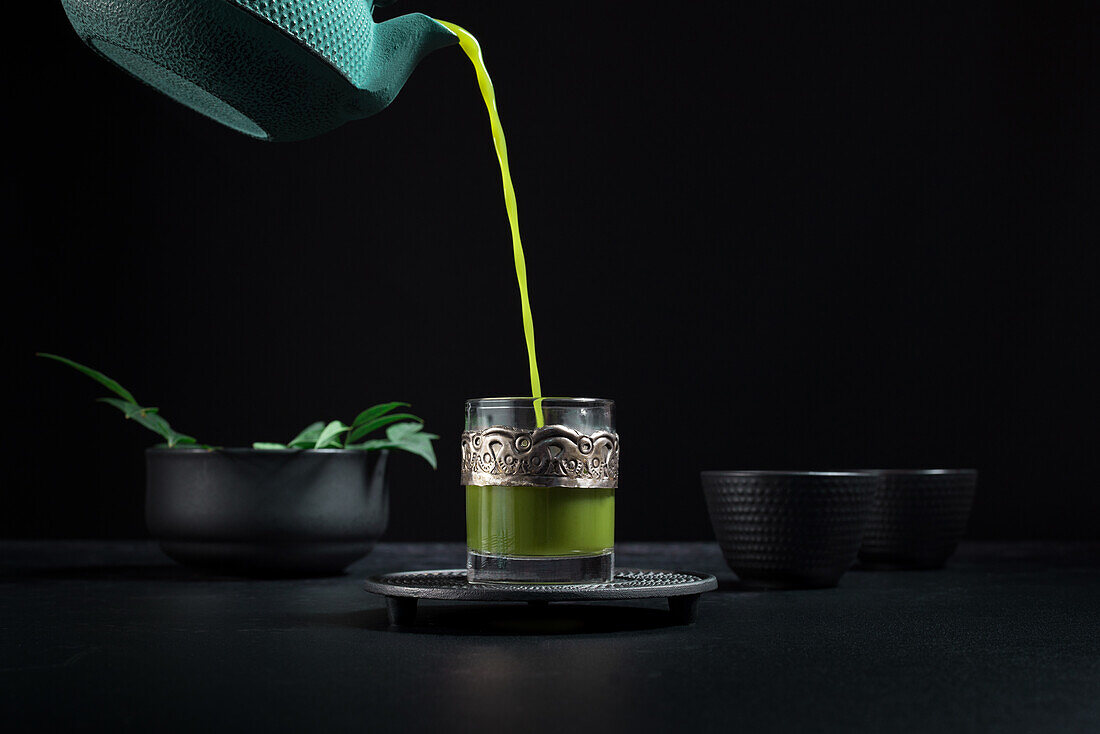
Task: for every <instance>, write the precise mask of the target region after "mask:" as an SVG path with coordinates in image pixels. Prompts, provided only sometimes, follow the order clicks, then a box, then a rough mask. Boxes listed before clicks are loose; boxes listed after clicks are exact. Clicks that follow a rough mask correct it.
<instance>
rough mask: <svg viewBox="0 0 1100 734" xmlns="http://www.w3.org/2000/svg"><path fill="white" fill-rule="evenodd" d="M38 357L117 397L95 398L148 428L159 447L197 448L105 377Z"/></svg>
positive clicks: (156, 410)
mask: <svg viewBox="0 0 1100 734" xmlns="http://www.w3.org/2000/svg"><path fill="white" fill-rule="evenodd" d="M36 354H37V355H38V356H39V357H45V358H46V359H53V360H56V361H58V362H61V363H62V364H67V365H69V366H70V367H72V368H73V369H74V370H76V371H77V372H83V373H84V374H85V375H87V376H88V377H90V378H92V379H93V380H95V381H96V382H98V383H99V384H100V385H103V386H104V387H105V388H107V389H108V390H110V391H111V392H113V393H114V394H115V395H118V396H119V397H120V398H122V399H121V400H120V399H119V398H96V400H97V401H98V402H100V403H106V404H107V405H111V406H114V407H115V408H118V409H119V410H121V411H122V414H123V415H125V416H126V418H127V419H128V420H132V421H134V422H135V423H137V424H139V425H142V426H144V427H146V428H148V429H149V430H150V431H152V432H153V433H156V434H158V435H160V436H161V437H163V438H164V441H165V442H164V443H163V444H159V446H164V447H167V448H170V449H174V448H176V447H180V446H188V447H197V446H199V445H200V444H199V443H198V442H197V441H195V439H194V438H192V437H191V436H188V435H187V434H184V433H180V432H179V431H176V430H173V428H172V426H170V425H168V421H166V420H164V418H162V417H161V416H160V415H159V413H160V409H159V408H147V407H145V406H143V405H139V404H138V401H137V400H136V399H135V398H134V396H133V394H132V393H131V392H130V391H129V390H127V389H126V388H124V387H123V386H122V385H120V384H118V383H117V382H115V381H114V380H112V379H111V378H110V377H108V376H107V375H105V374H103V373H102V372H99V371H98V370H93V369H92V368H91V367H85V366H84V365H82V364H80V363H78V362H74V361H72V360H71V359H66V358H65V357H59V356H58V355H56V354H48V353H46V352H36ZM202 447H203V448H210V447H209V446H205V445H202Z"/></svg>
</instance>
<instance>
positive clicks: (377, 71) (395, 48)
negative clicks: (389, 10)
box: [366, 13, 458, 107]
mask: <svg viewBox="0 0 1100 734" xmlns="http://www.w3.org/2000/svg"><path fill="white" fill-rule="evenodd" d="M456 43H458V36H456V35H455V34H454V33H451V31H449V30H448V29H447V28H445V27H444V26H442V25H441V24H439V23H437V22H436V21H434V20H432V19H431V18H429V17H428V16H426V15H424V14H423V13H409V14H408V15H402V16H399V17H397V18H392V19H390V20H387V21H385V22H384V23H379V24H377V25H376V26H375V27H374V37H373V39H372V41H371V50H370V55H371V63H370V65H369V68H371V69H372V70H373V73H372V74H371V78H370V79H368V80H367V85H366V86H367V89H368V90H369V91H370V92H371V93H372V96H373V97H374V98H375V104H377V105H379V106H380V107H385V106H386V105H388V104H389V103H390V102H392V101H393V98H394V97H396V96H397V93H398V92H400V91H401V87H403V86H404V85H405V81H406V80H407V79H408V78H409V75H410V74H412V72H413V69H415V68H416V65H417V64H419V63H420V61H421V59H423V58H424V57H425V56H427V55H428V54H430V53H431V52H432V51H435V50H436V49H440V48H443V47H444V46H451V45H453V44H456Z"/></svg>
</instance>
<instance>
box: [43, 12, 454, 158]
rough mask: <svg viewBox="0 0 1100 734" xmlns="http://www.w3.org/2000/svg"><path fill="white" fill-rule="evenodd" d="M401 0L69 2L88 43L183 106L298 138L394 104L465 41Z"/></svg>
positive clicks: (271, 136) (266, 133) (258, 131)
mask: <svg viewBox="0 0 1100 734" xmlns="http://www.w3.org/2000/svg"><path fill="white" fill-rule="evenodd" d="M391 2H393V0H61V3H62V5H63V6H64V7H65V13H66V14H67V15H68V17H69V21H70V22H71V23H72V25H73V28H74V29H75V30H76V32H77V34H78V35H79V36H80V38H81V39H83V40H84V42H85V43H87V44H88V45H89V46H91V47H92V48H93V49H94V50H95V51H96V52H98V53H99V54H101V55H102V56H104V57H106V58H107V59H109V60H110V61H112V62H114V63H115V64H117V65H119V66H121V67H122V68H123V69H125V70H126V71H128V72H129V73H130V74H132V75H133V76H135V77H137V78H138V79H140V80H141V81H143V82H145V83H147V84H149V85H150V86H152V87H154V88H156V89H158V90H160V91H161V92H163V93H165V94H167V95H168V96H169V97H171V98H172V99H175V100H176V101H177V102H182V103H183V104H185V105H187V106H188V107H190V108H192V109H193V110H196V111H197V112H201V113H202V114H204V115H206V116H207V117H210V118H212V119H214V120H216V121H218V122H220V123H222V124H224V125H227V126H229V127H231V128H233V129H234V130H238V131H240V132H242V133H245V134H246V135H251V136H252V137H255V138H260V139H264V140H301V139H303V138H309V137H313V136H314V135H319V134H321V133H324V132H327V131H329V130H332V129H333V128H335V127H338V126H340V125H342V124H344V123H345V122H347V121H348V120H356V119H359V118H361V117H367V116H368V115H373V114H374V113H375V112H378V111H380V110H382V109H384V108H385V107H386V105H388V104H389V103H390V102H392V101H393V99H394V97H396V96H397V93H398V92H399V91H401V87H402V86H403V85H404V84H405V80H406V79H407V78H408V77H409V74H411V73H412V70H413V69H414V68H416V65H417V64H418V63H420V60H421V59H422V58H424V57H425V56H426V55H428V54H429V53H431V52H432V51H434V50H435V49H437V48H442V47H443V46H448V45H451V44H454V43H458V38H457V37H456V36H455V35H454V34H453V33H451V31H449V30H447V29H446V28H444V27H443V26H442V25H440V24H439V23H437V22H436V21H434V20H432V19H431V18H429V17H428V16H426V15H423V14H422V13H412V14H409V15H403V16H400V17H397V18H393V19H392V20H388V21H385V22H383V23H376V22H375V21H374V18H373V16H372V13H373V11H374V7H375V6H383V5H388V4H390V3H391Z"/></svg>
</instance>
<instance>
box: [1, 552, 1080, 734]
mask: <svg viewBox="0 0 1100 734" xmlns="http://www.w3.org/2000/svg"><path fill="white" fill-rule="evenodd" d="M618 558H619V563H620V565H624V566H627V565H629V566H639V567H647V568H667V569H689V570H697V571H707V572H710V573H713V574H715V575H716V576H718V578H719V581H720V588H719V590H718V591H716V592H712V593H709V594H706V595H704V596H703V598H702V601H701V604H700V607H699V619H698V622H697V623H695V624H694V625H692V626H688V627H677V626H670V624H669V621H668V617H667V614H666V607H665V605H664V602H663V600H646V601H637V602H615V603H613V604H608V603H602V604H587V605H580V604H561V605H551V606H549V607H546V608H536V607H529V606H527V605H524V604H495V605H475V604H461V603H443V602H421V612H420V616H419V617H418V619H417V624H416V626H414V627H412V628H408V629H396V628H394V629H391V628H390V627H389V626H388V622H387V618H386V610H385V603H384V600H383V599H382V598H380V597H375V596H372V595H369V594H367V593H366V592H364V591H363V589H362V579H363V578H365V577H366V576H367V575H370V574H374V573H379V572H383V571H394V570H405V569H417V568H446V567H451V568H453V567H458V566H461V565H462V563H463V560H464V556H463V549H462V548H461V547H459V546H456V545H450V544H398V543H392V544H390V543H388V544H382V545H380V546H379V547H378V548H376V549H375V550H374V552H372V553H371V554H370V556H368V557H367V558H366V559H365V560H363V561H361V562H359V563H357V564H356V565H354V566H353V567H352V568H351V569H350V571H349V573H348V574H347V575H346V576H343V577H338V578H329V579H313V580H281V581H248V580H236V579H225V578H216V577H204V576H201V575H197V574H194V573H192V572H189V571H187V570H186V569H183V568H180V567H178V566H176V565H174V564H173V563H172V562H171V561H169V560H167V559H166V558H165V557H164V556H162V555H161V554H160V552H159V551H158V549H157V548H156V546H155V545H153V544H150V543H102V542H3V543H0V610H2V611H0V628H2V631H3V635H2V641H0V710H2V713H3V718H2V720H0V723H2V724H3V728H4V729H5V730H6V731H13V729H12V728H11V725H12V724H15V725H16V727H17V729H16V730H26V729H34V730H36V731H48V730H59V729H65V730H74V729H81V730H89V729H94V730H112V729H114V730H138V731H204V732H206V731H296V732H314V731H356V732H365V731H428V730H432V731H452V730H453V731H479V732H488V733H491V732H506V731H507V732H538V731H554V732H559V733H560V732H566V733H567V734H569V733H570V732H576V731H581V732H583V731H593V730H602V731H620V730H621V731H669V732H672V731H696V730H697V731H708V732H709V731H719V730H721V731H741V732H751V731H760V730H781V731H793V730H800V731H831V730H845V731H848V730H853V729H859V730H866V731H876V732H897V731H922V732H929V731H931V732H937V733H938V732H952V731H997V732H1015V731H1021V732H1024V731H1026V732H1034V731H1059V732H1071V731H1081V732H1086V731H1087V732H1093V733H1095V732H1098V731H1100V545H1098V544H1072V545H1067V544H1037V543H1021V544H976V543H970V544H965V545H964V546H963V547H962V548H960V550H959V553H958V554H957V555H956V556H955V558H954V559H952V561H951V562H950V564H949V565H948V568H947V569H945V570H942V571H918V572H870V571H863V572H860V571H852V572H850V573H848V574H847V575H846V576H845V577H844V578H843V579H842V581H841V583H840V587H839V588H836V589H828V590H818V591H782V592H778V591H773V592H747V591H741V590H738V589H737V587H736V582H735V577H734V576H733V574H732V573H731V572H730V571H729V570H728V569H727V568H726V567H725V565H724V564H723V562H722V557H721V554H720V552H719V550H718V548H717V546H716V545H713V544H709V543H688V544H625V545H621V546H620V547H619V549H618Z"/></svg>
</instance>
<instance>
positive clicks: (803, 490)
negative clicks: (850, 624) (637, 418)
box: [702, 471, 878, 588]
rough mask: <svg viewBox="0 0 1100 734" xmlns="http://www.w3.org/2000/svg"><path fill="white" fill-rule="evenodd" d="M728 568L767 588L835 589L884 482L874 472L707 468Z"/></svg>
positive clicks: (707, 488) (710, 506)
mask: <svg viewBox="0 0 1100 734" xmlns="http://www.w3.org/2000/svg"><path fill="white" fill-rule="evenodd" d="M702 479H703V492H704V494H705V495H706V499H707V510H708V512H709V513H710V521H711V525H713V527H714V534H715V535H716V536H717V537H718V544H719V545H720V546H721V547H722V553H723V555H724V556H725V557H726V563H727V564H729V567H730V568H731V569H733V572H734V573H736V574H737V576H738V578H740V579H741V581H742V583H743V584H745V585H746V586H749V587H761V588H825V587H830V586H836V584H837V582H838V581H840V577H841V576H843V575H844V572H845V571H847V570H848V568H849V567H850V566H851V565H852V563H853V562H854V561H855V560H856V554H857V553H858V552H859V544H860V541H861V539H862V537H863V525H864V522H865V521H866V519H867V515H868V513H869V512H870V509H871V503H872V502H873V501H874V495H875V488H876V486H877V484H878V477H877V476H876V475H875V474H872V473H867V472H798V471H705V472H703V473H702Z"/></svg>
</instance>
